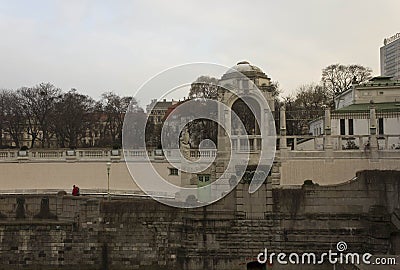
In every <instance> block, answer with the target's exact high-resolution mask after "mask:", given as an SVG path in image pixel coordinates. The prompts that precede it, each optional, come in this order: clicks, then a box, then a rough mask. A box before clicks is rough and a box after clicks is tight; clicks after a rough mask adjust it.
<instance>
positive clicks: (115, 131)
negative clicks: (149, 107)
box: [98, 92, 137, 145]
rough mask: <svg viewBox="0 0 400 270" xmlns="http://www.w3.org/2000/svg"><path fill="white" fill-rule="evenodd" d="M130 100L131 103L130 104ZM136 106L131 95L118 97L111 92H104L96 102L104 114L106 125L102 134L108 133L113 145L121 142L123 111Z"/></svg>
mask: <svg viewBox="0 0 400 270" xmlns="http://www.w3.org/2000/svg"><path fill="white" fill-rule="evenodd" d="M131 102H132V104H131ZM135 106H137V102H136V100H133V98H132V97H120V96H118V95H117V94H115V93H113V92H106V93H104V94H103V95H102V99H101V100H100V102H99V103H98V107H99V109H100V110H101V111H102V112H103V113H104V114H105V115H106V118H107V119H106V125H105V126H104V131H103V134H104V135H105V136H107V135H108V137H109V139H110V143H112V144H113V145H121V144H122V127H123V123H124V117H125V113H126V112H127V110H128V109H130V110H132V109H133V108H132V107H135Z"/></svg>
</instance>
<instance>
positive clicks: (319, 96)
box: [283, 83, 331, 135]
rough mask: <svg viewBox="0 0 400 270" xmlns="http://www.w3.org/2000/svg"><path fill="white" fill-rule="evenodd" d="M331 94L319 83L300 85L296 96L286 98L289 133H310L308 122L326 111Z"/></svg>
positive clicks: (284, 101) (284, 102)
mask: <svg viewBox="0 0 400 270" xmlns="http://www.w3.org/2000/svg"><path fill="white" fill-rule="evenodd" d="M330 102H331V95H330V94H329V93H328V92H326V91H325V89H324V88H323V87H322V86H321V85H318V84H315V83H310V84H305V85H302V86H300V87H299V88H298V89H297V90H296V93H295V95H294V96H289V97H286V98H284V100H283V104H284V106H285V109H286V121H287V126H286V128H287V133H288V134H289V135H301V134H307V133H308V123H309V122H310V121H312V120H314V119H317V118H318V117H321V116H322V115H323V113H324V109H323V107H324V106H325V105H329V104H330Z"/></svg>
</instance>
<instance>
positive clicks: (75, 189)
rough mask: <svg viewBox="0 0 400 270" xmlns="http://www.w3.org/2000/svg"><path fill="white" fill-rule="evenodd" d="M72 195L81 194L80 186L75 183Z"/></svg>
mask: <svg viewBox="0 0 400 270" xmlns="http://www.w3.org/2000/svg"><path fill="white" fill-rule="evenodd" d="M72 196H79V188H78V187H77V186H75V185H74V186H73V188H72Z"/></svg>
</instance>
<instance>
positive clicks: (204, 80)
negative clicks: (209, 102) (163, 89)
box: [189, 76, 218, 99]
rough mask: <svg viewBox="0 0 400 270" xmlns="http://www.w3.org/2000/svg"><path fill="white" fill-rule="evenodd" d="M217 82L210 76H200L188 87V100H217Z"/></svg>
mask: <svg viewBox="0 0 400 270" xmlns="http://www.w3.org/2000/svg"><path fill="white" fill-rule="evenodd" d="M217 97H218V80H217V79H216V78H213V77H210V76H200V77H199V78H197V79H196V81H194V82H193V83H192V84H191V85H190V91H189V98H190V99H193V98H207V99H217Z"/></svg>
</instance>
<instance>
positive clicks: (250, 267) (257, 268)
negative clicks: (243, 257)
mask: <svg viewBox="0 0 400 270" xmlns="http://www.w3.org/2000/svg"><path fill="white" fill-rule="evenodd" d="M266 269H267V267H266V264H265V263H264V264H261V263H259V262H249V263H248V264H247V270H266Z"/></svg>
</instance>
